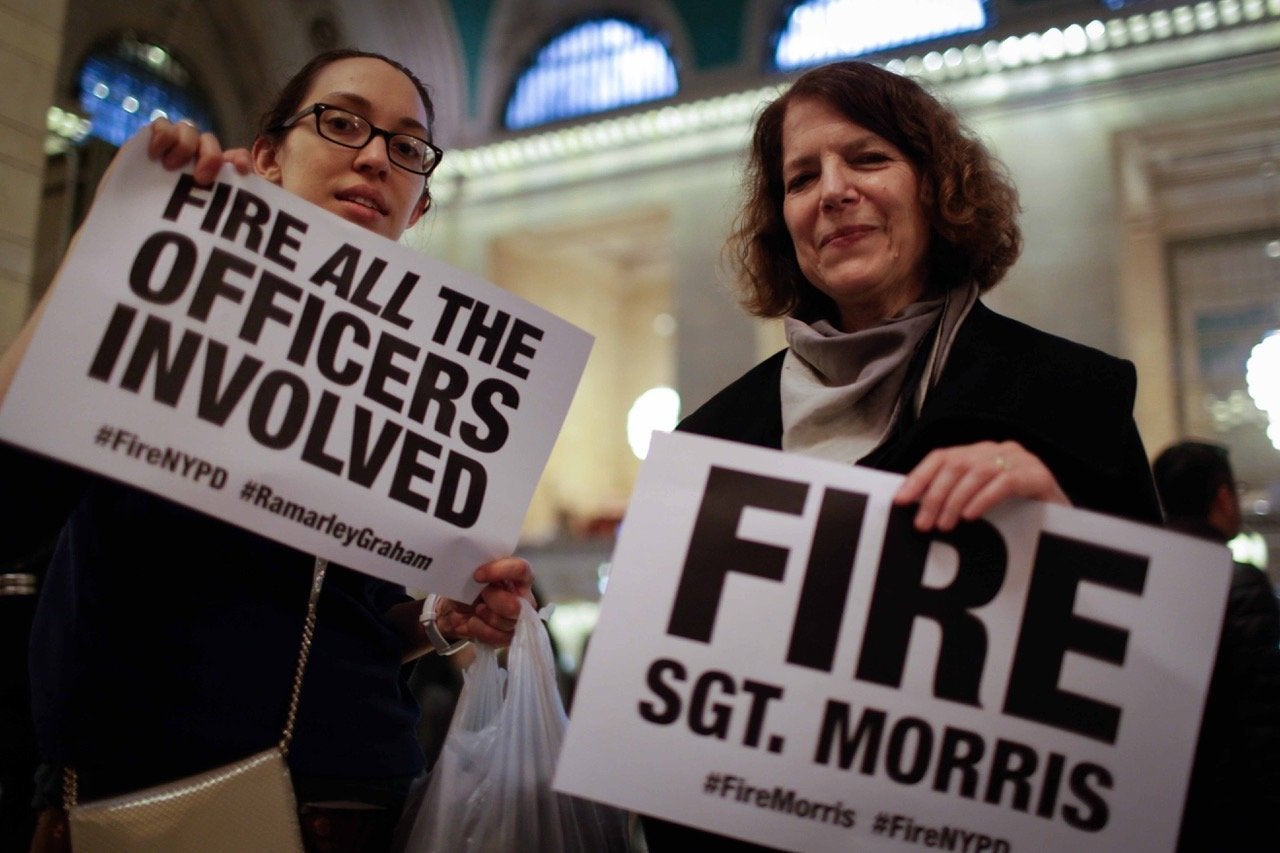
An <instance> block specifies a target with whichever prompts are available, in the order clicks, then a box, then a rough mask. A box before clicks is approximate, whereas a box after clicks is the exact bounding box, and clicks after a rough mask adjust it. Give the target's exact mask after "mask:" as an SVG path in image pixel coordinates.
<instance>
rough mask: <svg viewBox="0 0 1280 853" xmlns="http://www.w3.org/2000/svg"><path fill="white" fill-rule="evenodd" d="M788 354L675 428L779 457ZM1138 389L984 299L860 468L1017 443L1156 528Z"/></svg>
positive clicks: (1124, 371) (1091, 352)
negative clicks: (919, 396) (913, 406)
mask: <svg viewBox="0 0 1280 853" xmlns="http://www.w3.org/2000/svg"><path fill="white" fill-rule="evenodd" d="M921 349H922V350H923V349H924V348H921ZM785 355H786V351H785V350H784V351H782V352H779V353H776V354H775V355H773V356H772V357H770V358H769V359H767V360H765V361H763V362H761V363H760V364H758V365H756V366H755V367H754V368H752V369H751V370H750V371H748V372H747V373H746V374H744V375H743V376H742V377H740V378H739V379H737V380H736V381H735V382H733V383H732V384H730V385H729V386H728V387H726V388H725V389H724V390H722V391H720V392H719V393H718V394H716V395H715V396H714V397H712V398H711V399H710V400H709V401H707V403H706V404H705V405H703V406H702V407H700V408H699V409H698V410H697V411H695V412H694V413H693V414H691V415H689V416H688V417H687V418H685V419H684V420H683V421H682V422H681V424H680V426H679V429H681V430H683V431H686V432H692V433H697V434H699V435H706V436H711V437H715V438H724V439H729V440H731V441H740V442H743V443H745V444H754V445H757V446H760V447H772V448H775V449H781V447H782V396H781V384H780V383H781V377H782V362H783V358H784V357H785ZM916 362H917V363H914V364H913V365H912V366H911V369H910V370H909V371H908V378H907V381H906V382H905V384H904V387H907V388H913V387H915V386H916V380H918V378H919V376H920V375H921V371H922V370H923V368H924V365H923V359H922V358H920V357H919V356H918V357H917V359H916ZM1136 389H1137V374H1136V371H1135V370H1134V367H1133V364H1132V363H1130V362H1128V361H1124V360H1121V359H1118V358H1115V357H1113V356H1109V355H1107V354H1105V353H1103V352H1100V351H1098V350H1096V349H1092V348H1090V347H1086V346H1083V345H1081V344H1077V343H1073V342H1072V341H1068V340H1066V339H1064V338H1059V337H1056V336H1054V335H1050V334H1048V333H1046V332H1041V331H1039V330H1037V329H1033V328H1031V327H1030V326H1027V325H1026V324H1024V323H1019V322H1018V321H1016V320H1011V319H1009V318H1008V317H1004V316H1001V315H999V314H996V313H995V312H994V311H992V310H990V309H989V308H987V307H986V306H984V305H983V304H982V303H980V302H979V303H977V304H975V305H974V306H973V309H972V310H971V311H970V312H969V315H968V316H967V317H966V318H965V320H964V322H963V323H962V324H961V326H960V329H959V330H958V331H957V333H956V337H955V340H954V342H953V344H952V347H951V352H950V355H949V356H948V358H947V362H946V366H945V368H944V370H943V373H942V376H941V377H940V379H939V380H938V383H937V385H936V386H935V387H934V388H933V389H932V390H931V391H930V393H929V395H928V396H927V397H926V398H925V403H924V406H923V407H922V409H921V411H920V414H919V416H918V417H915V418H901V419H900V420H899V422H898V423H897V424H896V425H895V426H894V428H893V430H892V432H891V433H890V435H889V436H888V437H887V439H886V440H885V441H884V442H883V443H882V444H881V445H880V446H879V447H877V448H876V449H875V450H873V451H872V452H871V453H870V454H868V455H867V456H866V457H864V458H863V459H862V460H860V464H862V465H866V466H869V467H872V468H878V469H880V470H882V471H891V472H896V473H901V474H905V473H907V472H908V471H910V470H911V469H912V468H913V467H915V465H916V464H917V463H918V462H920V460H922V459H924V457H925V456H926V455H927V454H928V453H929V451H931V450H935V449H938V448H943V447H953V446H956V445H962V444H970V443H973V442H977V441H1005V440H1009V441H1016V442H1018V443H1019V444H1021V445H1022V446H1023V447H1025V448H1026V449H1027V450H1029V451H1030V452H1031V453H1034V454H1035V455H1036V456H1038V457H1039V458H1040V459H1041V460H1042V461H1043V462H1044V464H1045V465H1046V466H1047V467H1048V468H1049V470H1050V471H1051V472H1053V475H1054V477H1055V478H1057V480H1058V484H1059V485H1060V486H1061V487H1062V490H1063V491H1064V492H1066V494H1067V496H1068V497H1069V498H1070V499H1071V502H1072V503H1073V504H1074V505H1075V506H1077V507H1082V508H1085V509H1091V510H1095V511H1098V512H1106V513H1110V514H1113V515H1119V516H1124V517H1126V518H1129V519H1133V520H1135V521H1141V522H1147V523H1151V524H1159V523H1160V521H1161V517H1160V504H1159V501H1158V500H1157V498H1156V492H1155V485H1154V483H1153V481H1152V477H1151V468H1150V465H1149V464H1148V462H1147V456H1146V451H1145V450H1144V449H1143V446H1142V440H1141V438H1140V437H1139V435H1138V428H1137V425H1136V424H1135V423H1134V419H1133V402H1134V394H1135V392H1136ZM644 826H645V835H646V840H647V841H648V844H649V848H650V849H651V850H652V851H654V853H659V851H666V850H673V851H674V850H683V849H696V850H707V851H711V850H735V851H749V850H761V849H768V848H760V847H757V846H755V845H751V844H747V843H745V842H740V841H735V840H733V839H729V838H724V837H721V836H716V835H712V834H710V833H706V832H701V831H699V830H694V829H691V828H689V827H685V826H680V825H677V824H672V823H668V822H666V821H660V820H654V819H652V818H646V819H645V821H644Z"/></svg>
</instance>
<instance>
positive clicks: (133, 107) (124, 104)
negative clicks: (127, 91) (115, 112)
mask: <svg viewBox="0 0 1280 853" xmlns="http://www.w3.org/2000/svg"><path fill="white" fill-rule="evenodd" d="M139 106H141V104H139V103H138V99H137V98H135V97H134V96H133V95H126V96H125V98H124V100H122V101H121V102H120V109H122V110H124V111H125V112H127V113H136V112H137V111H138V107H139Z"/></svg>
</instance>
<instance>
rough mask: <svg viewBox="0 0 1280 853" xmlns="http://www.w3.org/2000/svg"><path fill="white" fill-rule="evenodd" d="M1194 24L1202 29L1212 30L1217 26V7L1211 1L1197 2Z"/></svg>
mask: <svg viewBox="0 0 1280 853" xmlns="http://www.w3.org/2000/svg"><path fill="white" fill-rule="evenodd" d="M1196 26H1198V27H1199V28H1200V29H1202V30H1212V29H1213V28H1215V27H1216V26H1218V7H1217V6H1215V5H1213V4H1212V3H1197V4H1196Z"/></svg>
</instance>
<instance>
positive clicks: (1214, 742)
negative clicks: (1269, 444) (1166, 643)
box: [1152, 441, 1280, 851]
mask: <svg viewBox="0 0 1280 853" xmlns="http://www.w3.org/2000/svg"><path fill="white" fill-rule="evenodd" d="M1152 467H1153V470H1154V472H1155V479H1156V489H1157V490H1158V492H1159V494H1160V502H1161V504H1162V505H1163V506H1164V512H1165V516H1166V519H1167V524H1168V526H1169V527H1170V528H1171V529H1173V530H1177V531H1179V532H1181V533H1187V534H1190V535H1192V536H1197V537H1200V538H1201V539H1209V540H1211V541H1214V542H1220V543H1222V544H1224V545H1225V544H1226V543H1227V542H1228V541H1230V540H1231V539H1234V538H1235V537H1236V536H1237V535H1239V533H1240V529H1241V514H1240V503H1239V500H1238V499H1237V497H1236V479H1235V475H1234V472H1233V471H1232V469H1231V460H1230V458H1229V457H1228V454H1227V450H1226V448H1224V447H1222V446H1220V445H1216V444H1210V443H1208V442H1203V441H1182V442H1178V443H1177V444H1174V445H1171V446H1170V447H1168V448H1166V449H1165V450H1164V451H1162V452H1161V453H1160V455H1159V456H1157V457H1156V461H1155V463H1154V465H1153V466H1152ZM1278 644H1280V608H1277V603H1276V596H1275V590H1274V589H1273V588H1272V586H1271V583H1270V581H1269V580H1268V579H1267V576H1266V574H1265V573H1263V572H1262V571H1260V570H1258V569H1257V568H1255V567H1254V566H1251V565H1248V564H1247V563H1240V562H1234V563H1233V564H1232V569H1231V587H1230V591H1229V593H1228V596H1227V610H1226V615H1225V617H1224V621H1223V625H1222V637H1221V640H1220V641H1219V645H1218V656H1217V659H1216V661H1215V662H1214V669H1213V677H1212V680H1211V681H1210V683H1209V695H1208V697H1207V699H1206V701H1205V710H1204V720H1203V722H1202V723H1201V726H1200V740H1199V742H1198V743H1197V745H1196V755H1195V761H1194V764H1193V766H1192V771H1191V782H1190V785H1189V787H1188V791H1187V805H1186V810H1185V812H1184V813H1183V820H1182V837H1181V844H1180V846H1179V849H1181V850H1188V851H1190V850H1274V849H1275V839H1276V837H1277V835H1278V834H1280V647H1278Z"/></svg>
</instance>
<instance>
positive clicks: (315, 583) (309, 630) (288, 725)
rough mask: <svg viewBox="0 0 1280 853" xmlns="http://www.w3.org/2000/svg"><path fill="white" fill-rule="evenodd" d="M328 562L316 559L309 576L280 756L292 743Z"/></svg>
mask: <svg viewBox="0 0 1280 853" xmlns="http://www.w3.org/2000/svg"><path fill="white" fill-rule="evenodd" d="M327 568H329V561H328V560H325V559H323V558H321V557H316V566H315V570H314V571H313V572H312V575H311V595H310V597H308V599H307V619H306V621H305V622H303V623H302V648H300V649H298V668H297V670H296V671H295V672H294V674H293V690H292V692H291V693H290V694H289V715H288V716H287V717H286V718H285V721H284V733H283V734H282V735H281V736H280V754H281V755H283V756H285V757H288V755H289V744H290V743H291V742H292V741H293V723H294V720H296V719H297V716H298V700H299V699H300V698H301V696H302V675H303V673H304V672H306V670H307V658H309V657H310V656H311V639H312V637H314V636H315V632H316V605H317V604H318V603H319V601H320V587H321V586H322V585H323V584H324V573H325V570H326V569H327Z"/></svg>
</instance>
